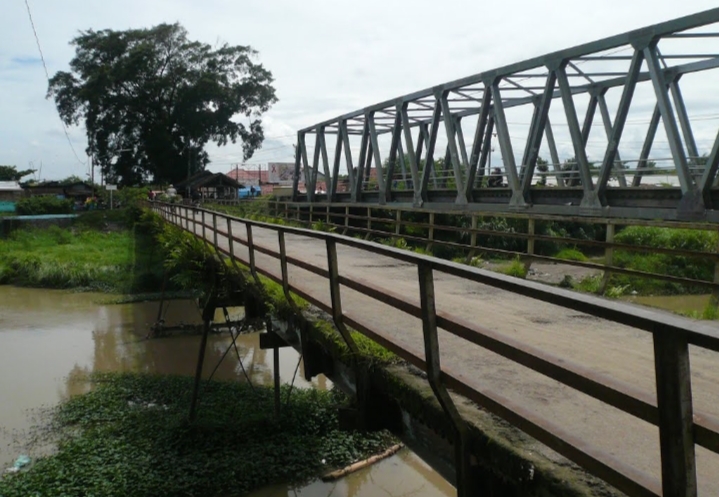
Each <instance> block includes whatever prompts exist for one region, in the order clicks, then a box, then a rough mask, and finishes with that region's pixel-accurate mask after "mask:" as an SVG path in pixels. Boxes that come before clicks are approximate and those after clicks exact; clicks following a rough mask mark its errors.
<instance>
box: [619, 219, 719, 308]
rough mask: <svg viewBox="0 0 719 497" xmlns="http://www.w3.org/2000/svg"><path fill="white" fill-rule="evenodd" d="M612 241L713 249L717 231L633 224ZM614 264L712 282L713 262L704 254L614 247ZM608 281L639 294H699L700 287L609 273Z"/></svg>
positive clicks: (678, 247)
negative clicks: (678, 253) (698, 255)
mask: <svg viewBox="0 0 719 497" xmlns="http://www.w3.org/2000/svg"><path fill="white" fill-rule="evenodd" d="M614 239H615V241H617V242H619V243H627V244H632V245H642V246H646V247H662V248H674V249H685V250H695V251H701V252H714V251H716V248H717V245H718V244H719V234H718V233H717V232H711V231H704V230H684V229H669V228H652V227H641V226H633V227H628V228H625V229H623V230H622V231H621V232H619V233H618V234H617V235H616V236H615V238H614ZM614 264H615V265H617V266H619V267H623V268H629V269H635V270H638V271H645V272H650V273H659V274H666V275H670V276H679V277H683V278H691V279H696V280H705V281H712V279H713V277H714V262H713V261H712V260H711V259H709V258H704V257H687V256H682V255H668V254H657V253H653V252H651V251H647V252H635V251H631V252H630V251H626V250H616V251H615V253H614ZM612 281H613V282H616V284H617V285H618V286H627V287H629V288H631V289H632V290H635V291H637V292H638V293H639V294H641V295H672V294H686V293H701V292H704V291H706V290H705V288H704V287H693V286H691V285H683V284H679V283H674V282H668V281H659V280H653V279H649V278H635V277H631V276H625V275H613V277H612Z"/></svg>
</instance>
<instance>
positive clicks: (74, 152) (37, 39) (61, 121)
mask: <svg viewBox="0 0 719 497" xmlns="http://www.w3.org/2000/svg"><path fill="white" fill-rule="evenodd" d="M25 7H27V16H28V18H29V19H30V26H31V27H32V33H33V34H34V35H35V43H37V50H38V52H40V60H41V61H42V67H43V69H45V78H46V79H47V82H48V83H50V73H49V72H48V70H47V64H46V63H45V56H44V55H43V53H42V47H41V46H40V38H39V37H38V36H37V30H36V29H35V21H33V19H32V12H31V11H30V4H29V3H28V0H25ZM57 116H58V118H59V119H60V124H62V130H63V131H64V132H65V138H67V143H68V145H70V149H71V150H72V153H73V155H74V156H75V159H77V161H78V162H79V163H80V164H82V165H83V166H84V165H86V163H85V162H83V161H81V160H80V157H79V156H78V155H77V152H76V151H75V147H74V146H73V145H72V141H71V140H70V135H69V134H68V132H67V126H65V122H64V121H63V120H62V117H60V114H59V113H58V115H57Z"/></svg>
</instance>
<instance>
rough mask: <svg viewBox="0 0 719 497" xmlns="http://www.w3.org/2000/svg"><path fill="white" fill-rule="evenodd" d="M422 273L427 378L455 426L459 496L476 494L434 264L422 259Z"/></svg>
mask: <svg viewBox="0 0 719 497" xmlns="http://www.w3.org/2000/svg"><path fill="white" fill-rule="evenodd" d="M417 270H418V275H419V295H420V302H421V308H422V334H423V336H424V353H425V360H426V370H427V379H428V380H429V385H430V387H432V391H433V392H434V395H435V397H436V398H437V401H439V404H440V406H442V410H443V411H444V413H445V415H447V417H449V420H450V422H451V424H452V427H453V428H454V455H455V468H456V471H457V473H456V482H455V483H456V487H457V497H470V496H474V495H476V493H475V492H474V491H473V485H472V476H471V466H470V454H469V441H468V437H467V426H466V424H465V422H464V420H463V419H462V417H461V416H460V414H459V412H458V411H457V407H456V406H455V405H454V401H453V400H452V398H451V397H450V395H449V392H448V391H447V389H446V387H445V386H444V384H443V383H442V378H441V377H442V369H441V366H440V360H439V358H440V356H439V338H438V335H437V308H436V303H435V298H434V276H433V274H432V272H433V270H432V265H431V264H430V263H429V262H424V261H420V262H419V263H418V264H417Z"/></svg>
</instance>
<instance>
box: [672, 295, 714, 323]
mask: <svg viewBox="0 0 719 497" xmlns="http://www.w3.org/2000/svg"><path fill="white" fill-rule="evenodd" d="M681 314H683V315H684V316H687V317H690V318H692V319H704V320H707V321H715V320H719V301H717V300H716V299H715V298H713V297H712V298H710V299H709V302H707V304H706V305H705V306H704V309H702V310H701V311H688V312H682V313H681Z"/></svg>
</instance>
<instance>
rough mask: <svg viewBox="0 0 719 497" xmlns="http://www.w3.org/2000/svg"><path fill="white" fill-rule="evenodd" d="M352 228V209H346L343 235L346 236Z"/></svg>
mask: <svg viewBox="0 0 719 497" xmlns="http://www.w3.org/2000/svg"><path fill="white" fill-rule="evenodd" d="M349 228H350V208H349V207H345V229H344V231H342V234H343V235H346V234H347V232H348V231H349Z"/></svg>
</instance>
